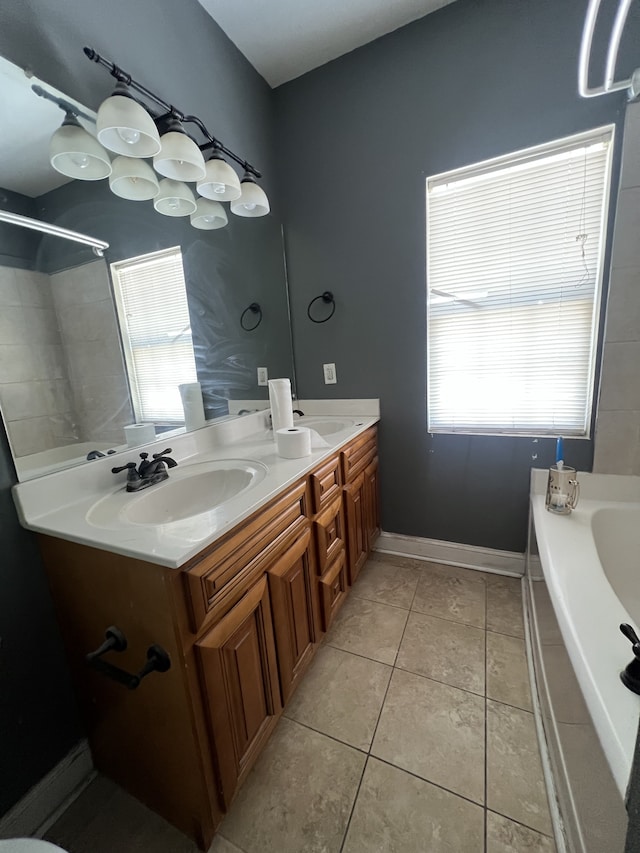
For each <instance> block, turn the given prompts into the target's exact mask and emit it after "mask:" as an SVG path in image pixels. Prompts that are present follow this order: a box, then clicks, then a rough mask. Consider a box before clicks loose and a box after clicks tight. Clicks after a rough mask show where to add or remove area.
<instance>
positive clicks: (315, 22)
mask: <svg viewBox="0 0 640 853" xmlns="http://www.w3.org/2000/svg"><path fill="white" fill-rule="evenodd" d="M199 2H200V4H201V5H202V6H203V7H204V8H205V9H206V11H207V12H208V13H209V14H210V15H211V17H212V18H213V19H214V21H216V22H217V23H218V25H219V26H220V27H222V29H223V30H224V32H225V33H226V34H227V35H228V36H229V38H230V39H231V41H232V42H233V43H234V44H235V45H236V47H237V48H238V49H239V50H240V51H241V53H243V54H244V55H245V56H246V58H247V59H248V60H249V62H250V63H251V64H252V65H253V67H254V68H255V69H256V71H258V72H259V73H260V74H261V75H262V76H263V77H264V79H265V80H266V81H267V83H269V85H270V86H272V87H273V88H275V87H276V86H279V85H280V84H281V83H286V82H287V81H288V80H293V79H294V78H295V77H299V76H300V75H301V74H304V73H305V72H307V71H311V69H312V68H317V67H318V66H319V65H324V63H325V62H329V61H330V60H332V59H336V57H338V56H342V55H343V54H344V53H349V51H351V50H354V49H355V48H356V47H360V46H361V45H363V44H367V42H370V41H373V40H374V39H377V38H379V37H380V36H383V35H385V34H386V33H390V32H392V31H393V30H397V29H398V27H402V26H404V25H405V24H408V23H410V22H411V21H415V20H417V19H418V18H422V17H424V16H425V15H427V14H429V12H434V11H435V10H436V9H439V8H440V7H441V6H446V5H447V4H448V3H452V2H453V0H199Z"/></svg>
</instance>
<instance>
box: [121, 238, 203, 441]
mask: <svg viewBox="0 0 640 853" xmlns="http://www.w3.org/2000/svg"><path fill="white" fill-rule="evenodd" d="M176 254H177V255H179V258H180V262H181V265H182V271H183V282H184V285H185V289H184V304H185V307H186V310H187V314H189V300H188V298H187V291H186V278H185V275H184V259H183V255H182V247H181V246H170V247H168V248H165V249H159V250H156V251H153V252H146V253H144V254H142V255H134V256H133V257H130V258H122V259H121V260H119V261H114V262H112V263H110V265H109V268H110V273H111V282H112V289H113V296H114V303H115V308H116V317H117V324H118V332H119V335H120V341H121V343H122V352H123V355H124V361H125V368H126V373H127V382H128V384H129V390H130V395H131V405H132V408H133V415H134V419H135V422H136V423H155V424H160V425H167V426H180V425H181V424H184V414H183V412H182V411H181V412H180V413H179V414H176V416H175V417H171V416H146V415H145V414H144V410H143V404H142V395H141V393H140V384H139V381H138V379H139V372H138V370H137V369H136V359H135V356H134V347H133V345H132V341H131V337H130V334H129V325H128V323H127V320H126V308H125V302H124V297H123V293H122V285H121V281H120V278H119V270H120V269H126V268H127V267H132V266H135V264H136V263H140V264H144V263H145V262H149V261H152V260H153V259H156V260H160V259H161V258H162V257H163V256H164V257H171V256H174V255H176ZM189 325H190V327H191V323H190V324H189ZM152 346H153V345H152ZM191 348H192V352H193V364H194V375H193V376H192V377H185V378H184V379H183V380H182V381H183V382H194V381H196V380H197V370H196V363H195V351H194V350H193V335H191ZM176 393H178V394H179V392H178V390H177V386H176Z"/></svg>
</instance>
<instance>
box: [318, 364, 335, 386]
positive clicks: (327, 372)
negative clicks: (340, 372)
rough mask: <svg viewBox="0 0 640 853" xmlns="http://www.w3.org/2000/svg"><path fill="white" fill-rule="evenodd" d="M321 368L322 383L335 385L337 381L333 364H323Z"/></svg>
mask: <svg viewBox="0 0 640 853" xmlns="http://www.w3.org/2000/svg"><path fill="white" fill-rule="evenodd" d="M322 369H323V370H324V384H325V385H335V384H336V383H337V381H338V377H337V376H336V366H335V364H323V365H322Z"/></svg>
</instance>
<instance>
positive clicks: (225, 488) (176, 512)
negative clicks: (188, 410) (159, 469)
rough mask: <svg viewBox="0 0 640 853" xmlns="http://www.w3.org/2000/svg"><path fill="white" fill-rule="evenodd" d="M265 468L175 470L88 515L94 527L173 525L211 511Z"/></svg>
mask: <svg viewBox="0 0 640 853" xmlns="http://www.w3.org/2000/svg"><path fill="white" fill-rule="evenodd" d="M267 470H268V469H267V468H266V466H264V465H262V464H261V463H260V462H253V461H252V460H248V459H225V460H221V461H218V462H201V463H197V464H193V465H185V466H184V467H182V468H181V467H179V466H178V467H177V468H172V469H171V471H170V474H169V479H168V480H164V481H163V482H162V483H158V484H157V485H155V486H149V487H148V488H147V489H143V490H142V491H141V492H127V491H126V489H125V488H124V487H123V488H121V489H118V491H117V492H113V493H112V494H110V495H108V496H107V497H104V498H101V499H100V500H99V501H98V502H97V503H95V504H94V505H93V506H92V507H91V509H90V510H89V512H88V513H87V521H88V522H89V524H93V525H94V526H95V527H115V526H119V525H122V524H124V525H127V524H151V525H159V524H170V523H171V522H173V521H181V520H184V519H187V518H192V517H193V516H196V515H201V514H202V513H206V512H209V511H210V510H212V509H215V508H216V507H218V506H220V505H221V504H223V503H225V502H226V501H229V500H231V499H232V498H235V497H237V496H238V495H240V494H241V493H242V492H245V491H246V490H247V489H251V488H253V487H254V486H257V485H258V483H260V482H261V481H262V480H264V478H265V477H266V475H267Z"/></svg>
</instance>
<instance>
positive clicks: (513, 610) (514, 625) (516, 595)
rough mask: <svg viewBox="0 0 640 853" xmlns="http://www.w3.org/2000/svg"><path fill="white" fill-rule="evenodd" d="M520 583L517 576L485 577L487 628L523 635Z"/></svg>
mask: <svg viewBox="0 0 640 853" xmlns="http://www.w3.org/2000/svg"><path fill="white" fill-rule="evenodd" d="M523 619H524V617H523V611H522V583H521V581H520V579H519V578H510V577H505V576H504V575H490V576H489V577H488V578H487V630H488V631H496V632H497V633H498V634H510V635H511V636H512V637H524V621H523Z"/></svg>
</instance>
